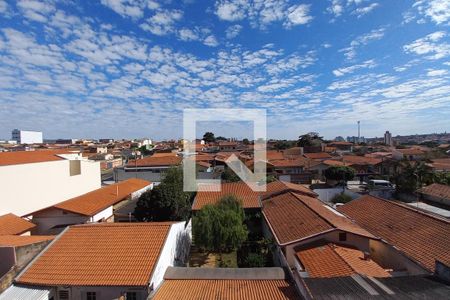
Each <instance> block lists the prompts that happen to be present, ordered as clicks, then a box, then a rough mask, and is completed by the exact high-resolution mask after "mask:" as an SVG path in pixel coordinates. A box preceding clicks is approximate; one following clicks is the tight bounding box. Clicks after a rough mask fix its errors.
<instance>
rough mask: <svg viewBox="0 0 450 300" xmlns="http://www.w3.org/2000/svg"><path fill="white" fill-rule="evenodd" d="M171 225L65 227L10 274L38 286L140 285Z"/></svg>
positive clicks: (127, 224) (160, 248)
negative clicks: (21, 269)
mask: <svg viewBox="0 0 450 300" xmlns="http://www.w3.org/2000/svg"><path fill="white" fill-rule="evenodd" d="M171 224H172V223H170V222H165V223H101V224H89V225H76V226H71V227H69V229H68V230H67V231H65V232H63V233H62V234H61V235H60V236H59V237H58V238H57V239H56V240H54V241H53V244H51V246H50V247H49V248H48V249H47V250H46V251H44V252H42V253H41V255H40V256H39V257H38V258H37V259H36V260H35V261H34V262H33V263H32V264H31V265H29V267H28V269H26V270H25V272H24V273H23V274H22V275H20V276H19V277H18V278H16V282H18V283H20V284H30V285H44V286H58V285H78V286H141V287H146V286H148V284H149V280H150V276H151V274H152V272H153V269H154V267H155V266H156V263H157V261H158V258H159V255H160V252H161V250H162V247H163V245H164V243H165V239H166V237H167V234H168V232H169V230H170V226H171Z"/></svg>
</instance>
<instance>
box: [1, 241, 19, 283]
mask: <svg viewBox="0 0 450 300" xmlns="http://www.w3.org/2000/svg"><path fill="white" fill-rule="evenodd" d="M0 261H1V264H0V277H2V276H3V275H5V274H6V273H7V272H8V271H9V270H10V269H11V268H12V267H13V266H14V265H15V263H16V255H15V253H14V247H0Z"/></svg>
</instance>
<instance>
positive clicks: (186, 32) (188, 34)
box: [178, 28, 200, 41]
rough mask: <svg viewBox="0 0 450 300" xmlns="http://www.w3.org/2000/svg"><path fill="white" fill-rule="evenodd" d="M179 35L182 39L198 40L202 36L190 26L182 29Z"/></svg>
mask: <svg viewBox="0 0 450 300" xmlns="http://www.w3.org/2000/svg"><path fill="white" fill-rule="evenodd" d="M178 36H179V37H180V39H181V40H182V41H198V40H199V39H200V36H199V35H198V34H197V33H196V32H194V31H193V30H191V29H189V28H183V29H180V30H179V31H178Z"/></svg>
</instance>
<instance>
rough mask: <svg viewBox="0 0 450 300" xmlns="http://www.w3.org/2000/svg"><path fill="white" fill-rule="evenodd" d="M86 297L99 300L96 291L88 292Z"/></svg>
mask: <svg viewBox="0 0 450 300" xmlns="http://www.w3.org/2000/svg"><path fill="white" fill-rule="evenodd" d="M86 299H87V300H97V293H96V292H87V293H86Z"/></svg>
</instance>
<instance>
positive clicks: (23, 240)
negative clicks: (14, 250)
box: [0, 235, 54, 247]
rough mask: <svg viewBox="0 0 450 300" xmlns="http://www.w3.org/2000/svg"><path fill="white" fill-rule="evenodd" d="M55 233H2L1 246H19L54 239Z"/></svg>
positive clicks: (0, 236)
mask: <svg viewBox="0 0 450 300" xmlns="http://www.w3.org/2000/svg"><path fill="white" fill-rule="evenodd" d="M53 238H54V236H53V235H0V246H12V247H19V246H25V245H30V244H34V243H39V242H45V241H49V240H52V239H53Z"/></svg>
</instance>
